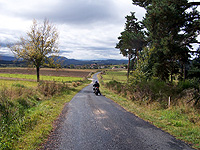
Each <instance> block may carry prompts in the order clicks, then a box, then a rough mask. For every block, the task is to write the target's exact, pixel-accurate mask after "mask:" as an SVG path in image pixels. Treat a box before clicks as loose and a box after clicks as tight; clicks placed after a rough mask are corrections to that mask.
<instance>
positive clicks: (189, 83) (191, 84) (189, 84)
mask: <svg viewBox="0 0 200 150" xmlns="http://www.w3.org/2000/svg"><path fill="white" fill-rule="evenodd" d="M199 82H200V81H199V79H197V78H193V79H188V80H185V81H179V83H178V86H177V87H178V88H179V90H180V91H183V90H185V89H189V88H194V89H198V90H199V86H200V84H199Z"/></svg>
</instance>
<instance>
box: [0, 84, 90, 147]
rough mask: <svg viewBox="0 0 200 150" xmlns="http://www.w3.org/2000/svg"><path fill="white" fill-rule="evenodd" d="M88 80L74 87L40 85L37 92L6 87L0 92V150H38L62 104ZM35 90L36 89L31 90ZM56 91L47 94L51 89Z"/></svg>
mask: <svg viewBox="0 0 200 150" xmlns="http://www.w3.org/2000/svg"><path fill="white" fill-rule="evenodd" d="M88 83H89V82H88V81H84V82H81V83H79V84H77V86H76V88H74V87H73V86H70V87H69V86H68V84H65V83H56V82H50V83H49V82H47V83H40V84H39V85H38V87H37V89H34V88H29V87H26V86H25V85H23V84H20V83H17V84H13V83H12V84H11V86H9V84H6V86H9V87H4V88H2V89H1V90H0V121H1V122H0V149H6V150H10V149H12V150H13V149H30V150H34V149H38V148H40V146H41V144H42V143H43V142H44V141H45V139H46V138H47V137H48V135H49V133H50V131H51V130H52V128H53V122H54V120H56V119H57V117H58V116H59V114H60V113H61V111H62V109H63V107H64V105H65V104H66V103H68V102H69V101H70V100H71V99H72V97H73V96H74V95H75V94H76V93H77V92H78V91H80V90H81V89H82V88H83V87H85V86H86V85H88ZM35 88H36V87H35ZM52 88H53V89H55V88H56V89H57V91H59V92H55V93H49V91H52V90H51V89H52Z"/></svg>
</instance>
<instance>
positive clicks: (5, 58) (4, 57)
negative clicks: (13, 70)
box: [0, 55, 16, 61]
mask: <svg viewBox="0 0 200 150" xmlns="http://www.w3.org/2000/svg"><path fill="white" fill-rule="evenodd" d="M0 60H4V61H14V60H16V59H15V57H12V56H1V55H0Z"/></svg>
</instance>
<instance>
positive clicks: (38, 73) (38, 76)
mask: <svg viewBox="0 0 200 150" xmlns="http://www.w3.org/2000/svg"><path fill="white" fill-rule="evenodd" d="M36 69H37V82H40V67H36Z"/></svg>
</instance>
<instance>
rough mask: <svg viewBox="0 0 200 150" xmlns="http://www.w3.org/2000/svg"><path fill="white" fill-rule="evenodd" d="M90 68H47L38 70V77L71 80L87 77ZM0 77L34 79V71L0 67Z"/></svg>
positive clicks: (50, 79) (48, 79)
mask: <svg viewBox="0 0 200 150" xmlns="http://www.w3.org/2000/svg"><path fill="white" fill-rule="evenodd" d="M90 72H91V70H75V69H74V70H70V69H47V68H42V69H41V70H40V79H41V80H45V81H60V82H72V81H79V80H82V79H83V78H84V77H87V76H88V75H89V73H90ZM0 79H2V80H5V79H6V80H15V81H16V80H17V81H19V80H24V81H36V71H35V69H33V68H1V69H0Z"/></svg>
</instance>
